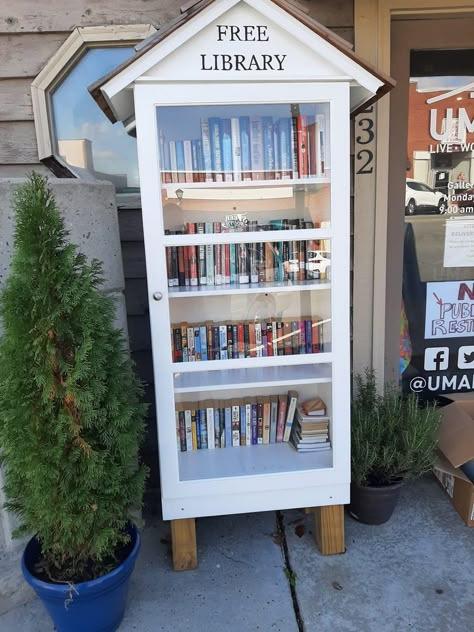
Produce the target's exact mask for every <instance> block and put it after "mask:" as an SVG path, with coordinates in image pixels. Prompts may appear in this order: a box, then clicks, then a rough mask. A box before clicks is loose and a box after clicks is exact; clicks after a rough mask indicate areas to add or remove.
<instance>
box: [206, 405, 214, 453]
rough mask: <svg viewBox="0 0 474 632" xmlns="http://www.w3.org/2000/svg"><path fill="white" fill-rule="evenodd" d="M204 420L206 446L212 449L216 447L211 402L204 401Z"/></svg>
mask: <svg viewBox="0 0 474 632" xmlns="http://www.w3.org/2000/svg"><path fill="white" fill-rule="evenodd" d="M206 421H207V447H208V449H209V450H214V448H215V447H216V440H215V430H214V405H213V403H212V402H206Z"/></svg>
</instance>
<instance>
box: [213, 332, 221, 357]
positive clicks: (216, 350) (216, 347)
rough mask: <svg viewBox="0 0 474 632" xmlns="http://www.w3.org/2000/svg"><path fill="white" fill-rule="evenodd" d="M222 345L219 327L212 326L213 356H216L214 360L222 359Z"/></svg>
mask: <svg viewBox="0 0 474 632" xmlns="http://www.w3.org/2000/svg"><path fill="white" fill-rule="evenodd" d="M220 345H221V339H220V331H219V325H212V354H213V356H214V360H220V359H221V353H220Z"/></svg>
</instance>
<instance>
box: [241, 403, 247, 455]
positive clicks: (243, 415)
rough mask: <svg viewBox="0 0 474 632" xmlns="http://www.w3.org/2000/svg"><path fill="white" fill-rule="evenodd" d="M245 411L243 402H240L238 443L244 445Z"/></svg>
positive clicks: (245, 429)
mask: <svg viewBox="0 0 474 632" xmlns="http://www.w3.org/2000/svg"><path fill="white" fill-rule="evenodd" d="M246 431H247V411H246V406H245V402H242V401H241V402H240V445H246Z"/></svg>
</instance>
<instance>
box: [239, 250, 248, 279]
mask: <svg viewBox="0 0 474 632" xmlns="http://www.w3.org/2000/svg"><path fill="white" fill-rule="evenodd" d="M238 268H239V283H245V284H246V283H248V282H249V281H250V275H249V261H248V252H247V244H239V259H238Z"/></svg>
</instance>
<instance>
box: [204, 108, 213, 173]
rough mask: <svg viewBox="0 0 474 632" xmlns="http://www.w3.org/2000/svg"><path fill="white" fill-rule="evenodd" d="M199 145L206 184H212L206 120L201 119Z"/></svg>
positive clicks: (209, 139) (207, 122)
mask: <svg viewBox="0 0 474 632" xmlns="http://www.w3.org/2000/svg"><path fill="white" fill-rule="evenodd" d="M201 144H202V157H203V163H204V173H205V180H206V182H212V158H211V137H210V132H209V121H208V119H205V118H202V119H201Z"/></svg>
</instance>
